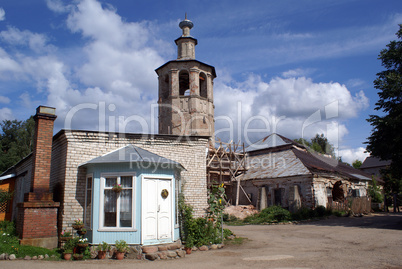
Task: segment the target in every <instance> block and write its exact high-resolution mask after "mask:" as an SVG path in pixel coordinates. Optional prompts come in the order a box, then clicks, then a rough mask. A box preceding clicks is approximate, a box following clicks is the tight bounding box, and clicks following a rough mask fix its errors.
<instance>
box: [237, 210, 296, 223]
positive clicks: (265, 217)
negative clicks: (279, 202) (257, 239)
mask: <svg viewBox="0 0 402 269" xmlns="http://www.w3.org/2000/svg"><path fill="white" fill-rule="evenodd" d="M290 219H291V214H290V212H289V211H288V210H286V209H284V208H282V207H280V206H270V207H268V208H265V209H263V210H262V211H261V212H260V213H258V214H254V215H251V216H248V217H246V218H245V219H244V222H246V223H250V224H261V223H276V222H283V221H289V220H290Z"/></svg>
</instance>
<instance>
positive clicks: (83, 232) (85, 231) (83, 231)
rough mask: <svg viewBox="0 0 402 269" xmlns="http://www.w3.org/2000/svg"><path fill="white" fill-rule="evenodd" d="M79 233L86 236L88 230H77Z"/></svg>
mask: <svg viewBox="0 0 402 269" xmlns="http://www.w3.org/2000/svg"><path fill="white" fill-rule="evenodd" d="M77 233H78V234H79V235H84V234H86V233H87V229H85V228H82V229H80V230H77Z"/></svg>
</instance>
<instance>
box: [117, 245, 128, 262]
mask: <svg viewBox="0 0 402 269" xmlns="http://www.w3.org/2000/svg"><path fill="white" fill-rule="evenodd" d="M115 246H116V253H115V254H116V259H118V260H122V259H124V254H125V253H126V252H127V251H128V245H127V243H126V241H124V240H116V242H115Z"/></svg>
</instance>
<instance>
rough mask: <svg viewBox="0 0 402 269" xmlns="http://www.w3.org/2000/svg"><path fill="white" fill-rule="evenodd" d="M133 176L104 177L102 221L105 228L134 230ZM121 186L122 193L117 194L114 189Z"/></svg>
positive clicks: (110, 175)
mask: <svg viewBox="0 0 402 269" xmlns="http://www.w3.org/2000/svg"><path fill="white" fill-rule="evenodd" d="M134 180H135V175H133V174H115V175H112V174H108V175H106V176H104V177H102V182H101V184H102V192H103V206H102V214H103V215H102V216H101V217H102V220H101V226H102V227H104V228H122V229H124V228H133V227H134V225H133V219H134V217H133V203H134V202H133V196H134V188H133V186H134ZM117 185H120V186H121V191H120V192H116V190H115V189H113V187H115V186H117Z"/></svg>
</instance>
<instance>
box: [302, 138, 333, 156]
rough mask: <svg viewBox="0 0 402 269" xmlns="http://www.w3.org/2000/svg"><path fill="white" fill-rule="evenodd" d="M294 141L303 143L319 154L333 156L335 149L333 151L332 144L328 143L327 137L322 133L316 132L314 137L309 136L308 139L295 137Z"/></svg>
mask: <svg viewBox="0 0 402 269" xmlns="http://www.w3.org/2000/svg"><path fill="white" fill-rule="evenodd" d="M294 141H295V142H297V143H299V144H302V145H304V146H305V147H307V148H309V149H311V150H313V151H315V152H318V153H321V154H329V155H331V156H332V157H335V151H334V146H333V145H332V144H331V143H329V141H328V139H327V138H326V137H325V136H324V134H321V135H319V134H316V135H315V137H313V138H311V140H310V141H308V140H306V139H304V138H299V139H295V140H294Z"/></svg>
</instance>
